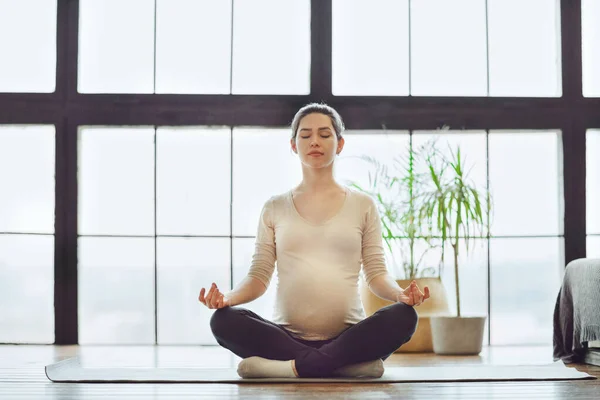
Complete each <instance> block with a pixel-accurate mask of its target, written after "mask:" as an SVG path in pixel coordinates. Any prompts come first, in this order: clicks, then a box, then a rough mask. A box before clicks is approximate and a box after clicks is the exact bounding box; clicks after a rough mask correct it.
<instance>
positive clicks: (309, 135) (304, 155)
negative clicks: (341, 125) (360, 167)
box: [291, 113, 344, 168]
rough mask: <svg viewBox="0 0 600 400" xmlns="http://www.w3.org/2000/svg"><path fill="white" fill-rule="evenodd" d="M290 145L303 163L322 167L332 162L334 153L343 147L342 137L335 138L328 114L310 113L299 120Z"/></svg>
mask: <svg viewBox="0 0 600 400" xmlns="http://www.w3.org/2000/svg"><path fill="white" fill-rule="evenodd" d="M291 145H292V150H294V152H295V153H297V154H298V155H299V156H300V161H302V163H303V164H305V165H308V166H312V167H317V168H322V167H325V166H328V165H330V164H331V163H332V162H333V160H334V159H335V156H336V153H339V152H340V151H341V150H342V148H343V147H344V139H343V138H342V139H340V140H339V141H338V140H337V136H336V134H335V130H334V129H333V125H332V123H331V119H330V118H329V116H327V115H324V114H319V113H312V114H308V115H306V116H305V117H304V118H302V119H301V120H300V124H299V125H298V132H296V139H291Z"/></svg>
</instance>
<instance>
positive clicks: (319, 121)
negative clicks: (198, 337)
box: [199, 103, 429, 378]
mask: <svg viewBox="0 0 600 400" xmlns="http://www.w3.org/2000/svg"><path fill="white" fill-rule="evenodd" d="M343 131H344V124H343V122H342V119H341V117H340V115H339V114H338V113H337V111H336V110H334V109H333V108H332V107H330V106H327V105H325V104H314V103H313V104H308V105H306V106H304V107H303V108H301V109H300V110H299V111H298V112H297V113H296V115H295V117H294V119H293V121H292V137H291V139H290V145H291V149H292V151H293V152H294V153H295V154H297V155H298V158H299V160H300V162H301V166H302V181H301V182H300V183H299V184H298V185H297V186H296V187H294V188H292V189H290V190H289V191H287V192H285V193H280V194H275V195H273V196H271V197H270V198H269V199H268V200H267V201H266V202H265V204H264V205H263V208H262V211H261V214H260V220H259V223H258V230H257V236H256V243H255V250H254V255H253V257H252V263H251V266H250V269H249V271H248V274H247V276H246V277H245V279H244V280H243V281H242V282H241V283H240V284H239V285H238V286H237V287H236V288H235V289H234V290H232V291H230V292H228V293H223V292H221V291H220V290H219V288H218V287H217V285H216V284H215V283H213V284H212V285H211V287H210V288H209V289H208V291H207V290H206V289H205V288H202V289H201V290H200V295H199V300H200V302H201V303H202V304H204V305H205V306H207V307H208V308H210V309H215V312H214V314H213V315H212V318H211V320H210V327H211V330H212V333H213V335H214V336H215V338H216V340H217V342H218V343H219V344H220V345H221V346H223V347H224V348H226V349H229V350H230V351H231V352H233V353H234V354H236V355H237V356H239V357H241V358H242V359H243V360H242V361H241V362H240V364H239V365H238V374H239V375H240V376H241V377H243V378H288V377H289V378H294V377H298V378H304V377H307V378H308V377H381V375H382V374H383V371H384V368H383V361H384V360H385V359H386V358H388V357H389V356H390V355H391V354H392V353H393V352H394V351H395V350H396V349H398V348H399V347H400V346H402V345H403V344H404V343H406V342H408V341H409V340H410V338H411V337H412V335H413V334H414V332H415V329H416V326H417V319H418V318H417V313H416V311H415V310H414V306H418V305H420V304H421V303H422V302H423V301H425V300H426V299H427V298H429V289H428V288H427V287H424V288H423V291H421V289H420V288H419V287H418V286H417V284H416V282H415V281H413V282H412V283H411V284H410V285H409V286H408V287H406V288H401V287H399V286H398V284H397V283H396V281H395V280H394V279H393V278H392V277H391V276H390V275H389V274H388V271H387V268H386V264H385V259H384V249H383V238H382V226H381V220H380V216H379V213H378V210H377V206H376V203H375V201H374V200H373V199H372V198H371V197H370V196H368V195H367V194H364V193H362V192H359V191H357V190H354V189H352V188H348V187H345V186H343V185H341V184H339V183H338V182H336V180H335V178H334V173H333V167H334V163H335V159H336V156H337V155H339V154H340V152H341V151H342V149H343V147H344V138H343V136H342V134H343ZM273 168H277V165H274V166H273ZM275 267H277V276H278V285H277V288H276V289H277V293H276V303H275V310H274V313H273V318H272V320H268V319H265V318H263V317H261V316H260V315H257V314H256V313H254V312H252V311H250V310H248V309H246V308H242V307H239V305H241V304H245V303H249V302H251V301H253V300H255V299H257V298H258V297H260V296H261V295H263V294H264V293H265V291H266V290H267V288H268V286H269V284H270V282H271V278H272V275H273V272H274V270H275ZM361 268H362V273H363V276H364V279H365V281H366V283H367V285H368V286H369V289H370V290H371V291H372V292H373V293H374V294H375V295H377V296H379V297H380V298H382V299H386V300H389V301H392V302H393V303H392V304H391V305H389V306H387V307H384V308H382V309H380V310H379V311H377V312H376V313H375V314H373V315H372V316H370V317H368V318H366V317H365V313H364V310H363V307H362V303H361V301H360V293H359V290H358V279H359V276H360V273H361Z"/></svg>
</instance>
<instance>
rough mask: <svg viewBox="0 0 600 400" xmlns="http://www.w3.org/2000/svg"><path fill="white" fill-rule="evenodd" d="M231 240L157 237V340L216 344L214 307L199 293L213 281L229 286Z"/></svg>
mask: <svg viewBox="0 0 600 400" xmlns="http://www.w3.org/2000/svg"><path fill="white" fill-rule="evenodd" d="M230 240H231V239H229V238H223V239H198V238H159V239H158V252H157V254H158V343H159V344H203V345H212V344H215V345H216V344H217V341H216V340H215V338H214V336H213V334H212V332H211V330H210V317H211V316H212V314H213V312H214V310H211V309H209V308H207V307H206V306H205V305H203V304H202V303H200V302H199V301H198V295H199V293H200V289H201V288H205V289H206V293H208V290H209V289H210V285H211V284H212V283H213V282H214V283H216V284H217V286H218V287H219V289H220V290H221V292H227V291H228V290H230V286H231V285H230V279H231V278H230V275H231V274H230V248H229V243H230Z"/></svg>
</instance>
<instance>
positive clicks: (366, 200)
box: [347, 186, 375, 209]
mask: <svg viewBox="0 0 600 400" xmlns="http://www.w3.org/2000/svg"><path fill="white" fill-rule="evenodd" d="M347 189H348V194H349V195H351V197H352V198H353V199H354V202H355V203H356V204H357V206H358V207H359V208H361V209H368V208H369V207H371V206H372V205H374V204H375V200H374V199H373V197H372V196H371V195H370V194H368V193H365V192H363V191H362V190H359V189H356V188H354V187H349V186H348V187H347Z"/></svg>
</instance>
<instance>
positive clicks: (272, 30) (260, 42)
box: [232, 0, 310, 94]
mask: <svg viewBox="0 0 600 400" xmlns="http://www.w3.org/2000/svg"><path fill="white" fill-rule="evenodd" d="M233 4H234V6H233V7H234V9H233V88H232V92H233V93H240V94H308V93H309V92H310V0H287V1H280V0H253V1H236V2H234V3H233Z"/></svg>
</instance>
